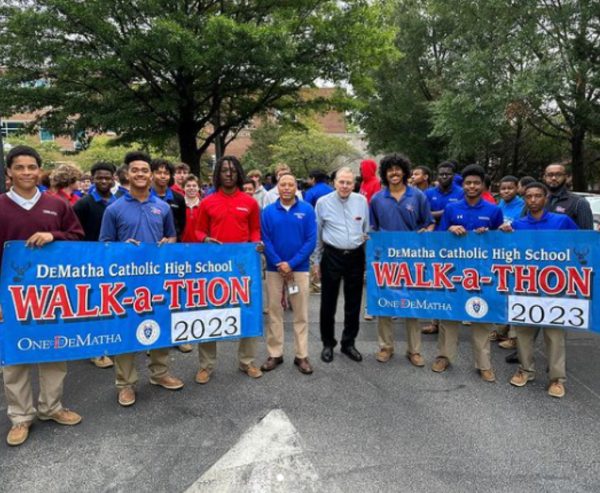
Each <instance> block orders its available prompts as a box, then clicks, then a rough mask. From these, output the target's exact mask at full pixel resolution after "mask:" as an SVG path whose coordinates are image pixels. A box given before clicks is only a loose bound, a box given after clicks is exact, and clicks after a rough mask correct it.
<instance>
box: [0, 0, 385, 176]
mask: <svg viewBox="0 0 600 493" xmlns="http://www.w3.org/2000/svg"><path fill="white" fill-rule="evenodd" d="M379 21H380V17H379V8H378V6H377V5H376V4H375V3H374V2H370V1H367V0H350V1H346V2H337V1H335V0H294V1H293V2H291V1H279V2H273V1H271V0H248V1H244V2H239V1H237V0H221V1H219V2H200V1H191V0H172V1H170V2H164V1H160V0H135V1H131V0H127V1H124V0H117V1H114V0H87V1H86V2H74V1H72V0H36V1H34V2H19V3H16V2H14V3H10V4H9V5H8V6H4V7H2V8H1V9H0V59H1V60H2V63H3V65H4V66H5V67H6V70H5V71H4V72H3V75H2V77H1V78H0V113H2V114H11V113H13V112H16V111H20V110H24V109H28V110H40V111H41V112H42V113H41V115H40V122H41V123H42V124H43V125H44V127H46V128H48V129H51V130H52V131H53V132H55V133H56V134H59V133H69V134H72V135H76V134H78V133H81V132H86V131H96V132H103V131H106V130H112V131H114V132H116V133H117V134H118V135H119V139H120V140H121V141H122V142H124V143H126V142H134V141H137V142H144V143H148V144H153V145H156V146H161V145H163V144H164V143H165V141H166V140H168V139H171V138H173V137H176V138H177V139H178V144H179V152H180V156H181V159H182V160H183V161H185V162H188V163H189V164H190V165H191V166H192V169H193V171H194V172H195V173H198V168H199V162H200V158H201V156H202V154H203V153H204V152H205V151H206V150H207V148H208V147H209V146H210V145H213V144H214V145H215V146H216V149H217V154H220V153H221V152H222V151H223V150H224V148H225V147H226V145H227V144H228V142H230V141H231V139H232V138H234V137H235V135H236V134H237V132H238V131H239V130H240V129H241V128H243V126H244V124H245V123H246V122H248V121H249V120H250V119H251V118H252V117H253V116H254V115H257V114H260V113H261V112H262V111H264V110H265V109H267V108H273V107H279V108H288V109H289V108H292V109H293V108H296V107H300V106H306V105H310V104H316V103H317V102H316V101H306V100H302V98H300V97H299V95H298V90H299V89H300V88H302V87H307V86H311V85H313V84H314V82H315V81H316V80H318V79H324V80H330V81H340V80H346V81H349V82H354V81H362V83H364V79H365V77H367V75H366V74H368V72H369V70H368V68H369V67H370V66H372V65H373V64H376V63H378V60H379V59H380V58H381V55H382V54H384V53H385V52H386V51H387V50H388V40H389V36H388V35H387V32H386V31H385V30H384V29H382V28H381V27H380V25H379Z"/></svg>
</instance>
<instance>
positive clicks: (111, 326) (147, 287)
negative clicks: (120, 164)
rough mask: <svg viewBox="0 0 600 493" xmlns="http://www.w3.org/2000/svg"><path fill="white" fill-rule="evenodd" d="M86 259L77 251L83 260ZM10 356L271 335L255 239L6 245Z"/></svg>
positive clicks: (6, 353)
mask: <svg viewBox="0 0 600 493" xmlns="http://www.w3.org/2000/svg"><path fill="white" fill-rule="evenodd" d="M75 259H77V260H75ZM1 274H2V275H1V277H0V286H1V288H0V289H1V290H0V294H1V298H0V299H1V300H2V303H1V304H2V308H3V309H4V319H5V320H4V323H3V324H2V325H0V363H1V364H2V365H7V364H17V363H37V362H45V361H66V360H71V359H82V358H90V357H95V356H99V355H101V354H106V355H114V354H122V353H130V352H135V351H140V350H147V349H154V348H160V347H169V346H173V345H177V344H186V343H188V344H189V343H194V342H205V341H208V340H211V341H212V340H215V341H216V340H221V339H231V338H240V337H257V336H260V335H262V326H263V323H262V290H261V284H260V280H261V274H260V258H259V255H258V254H257V253H256V248H255V245H254V244H250V243H243V244H227V245H204V244H194V243H181V244H170V245H163V246H160V247H159V246H157V245H154V244H147V243H143V244H140V245H139V246H136V245H132V244H128V243H91V242H90V243H87V242H86V243H83V242H56V243H52V244H50V245H47V246H45V247H43V248H42V249H31V248H27V247H26V246H25V243H24V242H22V241H13V242H8V243H6V244H5V247H4V258H3V265H2V273H1Z"/></svg>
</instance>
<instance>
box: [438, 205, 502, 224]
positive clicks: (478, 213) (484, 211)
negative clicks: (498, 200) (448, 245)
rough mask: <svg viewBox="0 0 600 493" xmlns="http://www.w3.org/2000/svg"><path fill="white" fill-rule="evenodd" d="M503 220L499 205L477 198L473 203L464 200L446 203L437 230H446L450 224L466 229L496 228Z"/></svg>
mask: <svg viewBox="0 0 600 493" xmlns="http://www.w3.org/2000/svg"><path fill="white" fill-rule="evenodd" d="M503 222H504V216H503V215H502V211H501V210H500V207H498V206H497V205H495V204H490V203H489V202H486V201H485V200H482V199H479V202H477V203H476V204H475V205H469V204H468V203H467V201H466V200H461V201H460V202H456V203H454V204H448V206H447V207H446V208H445V209H444V213H443V214H442V220H441V221H440V226H439V230H440V231H447V230H448V228H449V227H450V226H462V227H464V228H465V229H466V230H467V231H473V230H474V229H479V228H488V229H491V230H493V229H498V228H499V227H500V226H501V225H502V223H503Z"/></svg>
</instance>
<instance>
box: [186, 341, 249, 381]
mask: <svg viewBox="0 0 600 493" xmlns="http://www.w3.org/2000/svg"><path fill="white" fill-rule="evenodd" d="M255 356H256V339H255V338H254V337H248V338H246V339H240V342H239V346H238V360H239V362H240V365H243V366H248V365H251V364H253V363H254V358H255ZM198 361H199V362H200V369H201V370H206V371H208V372H209V373H212V371H213V370H214V369H215V365H216V363H217V343H216V342H203V343H200V344H198Z"/></svg>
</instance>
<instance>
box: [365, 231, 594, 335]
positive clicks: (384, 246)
mask: <svg viewBox="0 0 600 493" xmlns="http://www.w3.org/2000/svg"><path fill="white" fill-rule="evenodd" d="M557 233H558V232H556V231H517V232H515V233H502V232H487V233H484V234H475V233H468V234H467V235H465V236H461V237H458V236H456V235H453V234H451V233H446V232H440V233H438V232H436V233H431V234H418V233H403V232H396V233H389V232H388V233H374V234H372V235H371V240H370V241H369V242H368V243H367V309H368V311H369V313H371V314H373V315H381V316H387V317H390V316H399V317H410V318H433V319H442V320H444V319H446V320H461V321H472V322H496V323H511V324H523V325H541V326H550V327H561V328H565V329H582V330H592V331H600V327H595V326H594V324H595V321H598V320H600V303H596V306H594V305H593V299H594V297H595V296H597V294H596V293H598V292H599V291H598V290H599V288H600V285H599V283H600V279H598V276H597V275H594V273H595V271H596V270H597V269H598V265H597V262H598V261H597V260H596V259H599V258H600V256H599V254H600V245H598V238H599V236H598V233H596V232H591V231H569V233H568V234H557Z"/></svg>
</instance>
